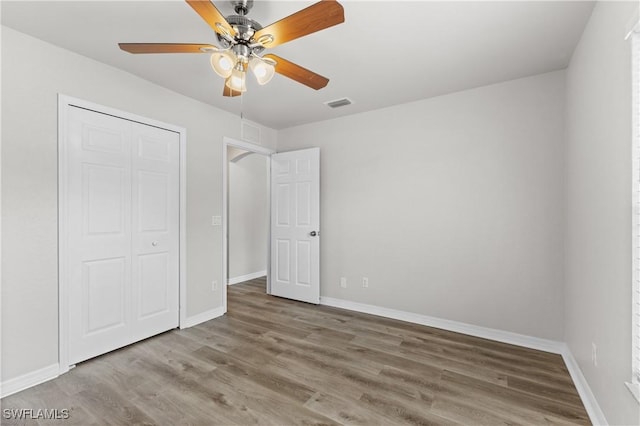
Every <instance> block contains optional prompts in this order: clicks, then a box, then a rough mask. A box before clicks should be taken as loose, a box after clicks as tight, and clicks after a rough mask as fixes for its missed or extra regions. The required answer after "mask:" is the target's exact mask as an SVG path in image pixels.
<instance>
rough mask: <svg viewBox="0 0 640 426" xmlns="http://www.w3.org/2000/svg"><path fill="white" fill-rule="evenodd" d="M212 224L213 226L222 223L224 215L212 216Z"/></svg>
mask: <svg viewBox="0 0 640 426" xmlns="http://www.w3.org/2000/svg"><path fill="white" fill-rule="evenodd" d="M211 225H213V226H220V225H222V216H211Z"/></svg>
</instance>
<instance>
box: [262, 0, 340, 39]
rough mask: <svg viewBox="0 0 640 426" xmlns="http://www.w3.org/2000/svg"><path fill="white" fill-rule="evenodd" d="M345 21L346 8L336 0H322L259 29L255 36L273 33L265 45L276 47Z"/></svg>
mask: <svg viewBox="0 0 640 426" xmlns="http://www.w3.org/2000/svg"><path fill="white" fill-rule="evenodd" d="M342 22H344V8H343V7H342V5H341V4H340V3H338V2H337V1H336V0H322V1H320V2H318V3H316V4H313V5H311V6H309V7H307V8H306V9H302V10H301V11H299V12H296V13H294V14H293V15H289V16H287V17H286V18H283V19H281V20H279V21H278V22H275V23H273V24H271V25H268V26H266V27H264V28H263V29H261V30H259V31H257V32H256V33H255V34H254V36H253V38H254V40H256V41H258V40H260V38H261V37H263V36H267V35H271V36H272V37H273V41H271V42H264V43H263V46H264V47H275V46H279V45H281V44H283V43H286V42H288V41H291V40H295V39H297V38H300V37H302V36H306V35H308V34H311V33H315V32H316V31H320V30H324V29H325V28H329V27H332V26H334V25H337V24H340V23H342Z"/></svg>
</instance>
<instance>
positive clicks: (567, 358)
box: [561, 343, 609, 426]
mask: <svg viewBox="0 0 640 426" xmlns="http://www.w3.org/2000/svg"><path fill="white" fill-rule="evenodd" d="M562 345H563V349H562V353H561V355H562V359H563V360H564V363H565V364H566V366H567V369H568V370H569V374H570V375H571V379H572V380H573V384H574V385H575V386H576V390H577V391H578V395H580V399H581V400H582V403H583V404H584V408H585V410H587V414H589V420H591V423H592V424H594V425H602V426H606V425H608V424H609V423H607V419H606V418H605V416H604V413H603V412H602V409H601V408H600V405H598V401H597V400H596V397H595V396H594V395H593V392H591V388H590V387H589V383H588V382H587V379H586V378H585V377H584V375H583V374H582V370H580V366H579V365H578V362H577V361H576V359H575V358H574V357H573V354H572V353H571V350H570V349H569V346H568V345H567V344H566V343H563V344H562Z"/></svg>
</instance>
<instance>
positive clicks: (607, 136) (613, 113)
mask: <svg viewBox="0 0 640 426" xmlns="http://www.w3.org/2000/svg"><path fill="white" fill-rule="evenodd" d="M637 7H638V3H637V2H602V3H598V4H597V5H596V7H595V9H594V10H593V14H592V16H591V19H590V21H589V23H588V25H587V27H586V29H585V32H584V34H583V36H582V39H581V41H580V43H579V45H578V47H577V48H576V50H575V52H574V55H573V58H572V60H571V64H570V66H569V68H568V70H567V167H566V168H567V172H566V173H567V174H566V176H567V222H566V223H567V237H566V247H567V252H566V293H565V305H564V306H565V338H566V341H567V343H568V344H569V347H570V349H571V352H572V353H573V355H574V357H575V358H576V360H577V361H578V364H579V365H580V368H581V370H582V371H583V373H584V375H585V377H586V379H587V381H588V382H589V386H590V387H591V389H592V391H593V392H594V394H595V396H596V399H597V400H598V403H599V404H600V407H601V408H602V409H603V411H604V414H605V416H606V417H607V420H608V421H609V423H610V424H640V406H639V405H638V404H637V403H636V401H635V400H634V399H633V398H632V396H631V394H630V393H629V392H628V391H627V389H626V388H625V385H624V382H625V381H628V380H630V379H631V60H630V58H631V55H630V53H631V46H630V42H628V41H624V40H623V37H624V35H625V28H626V26H627V24H628V23H629V20H630V19H631V17H632V16H633V12H634V9H635V8H637ZM592 342H593V343H595V344H596V345H597V347H598V367H595V366H594V365H593V364H592V362H591V344H592Z"/></svg>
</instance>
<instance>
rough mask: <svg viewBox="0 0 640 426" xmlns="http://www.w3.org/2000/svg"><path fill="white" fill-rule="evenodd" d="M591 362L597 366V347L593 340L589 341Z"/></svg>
mask: <svg viewBox="0 0 640 426" xmlns="http://www.w3.org/2000/svg"><path fill="white" fill-rule="evenodd" d="M591 362H593V365H594V366H595V367H597V366H598V347H597V346H596V344H595V343H593V342H591Z"/></svg>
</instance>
